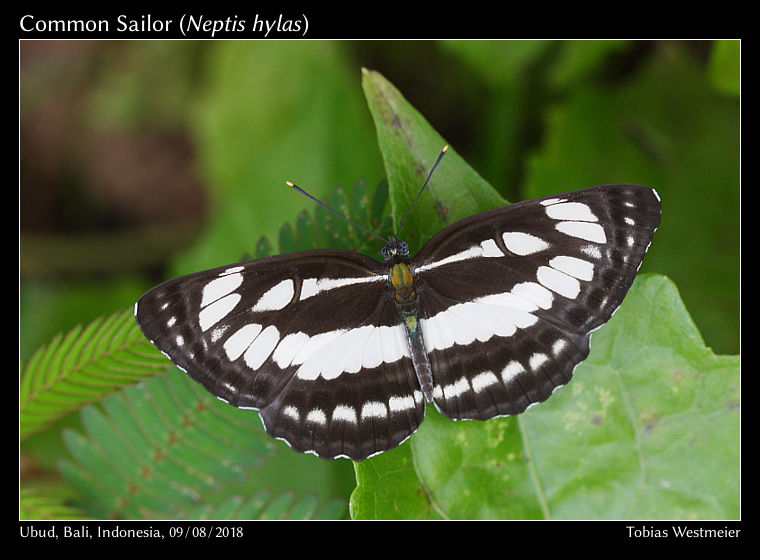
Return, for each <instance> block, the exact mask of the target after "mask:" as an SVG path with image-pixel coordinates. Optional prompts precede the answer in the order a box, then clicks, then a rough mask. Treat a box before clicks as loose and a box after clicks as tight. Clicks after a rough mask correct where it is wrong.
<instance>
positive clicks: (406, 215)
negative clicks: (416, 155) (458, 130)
mask: <svg viewBox="0 0 760 560" xmlns="http://www.w3.org/2000/svg"><path fill="white" fill-rule="evenodd" d="M448 149H449V145H448V144H446V145H445V146H444V147H443V149H442V150H441V153H440V154H438V159H437V160H435V163H434V164H433V167H431V168H430V173H428V176H427V179H425V183H424V184H423V185H422V188H421V189H420V192H418V193H417V198H415V199H414V202H412V205H411V206H410V207H409V210H407V211H406V214H404V219H402V220H401V223H400V224H399V226H398V229H397V230H396V236H395V237H398V234H399V232H400V231H401V226H403V225H404V222H406V219H407V218H408V217H409V214H410V213H411V211H412V208H414V206H415V204H417V201H418V200H419V199H420V196H421V195H422V191H424V190H425V187H427V184H428V181H430V177H431V176H432V175H433V171H435V168H436V167H438V163H439V162H440V161H441V158H443V154H445V153H446V150H448Z"/></svg>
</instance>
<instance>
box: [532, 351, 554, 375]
mask: <svg viewBox="0 0 760 560" xmlns="http://www.w3.org/2000/svg"><path fill="white" fill-rule="evenodd" d="M548 361H549V358H548V357H547V356H546V354H541V353H539V352H536V353H535V354H533V355H532V356H531V357H530V360H529V361H528V364H529V365H530V369H532V370H534V371H535V370H537V369H538V368H540V367H541V366H542V365H544V364H545V363H546V362H548Z"/></svg>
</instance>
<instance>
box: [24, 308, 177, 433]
mask: <svg viewBox="0 0 760 560" xmlns="http://www.w3.org/2000/svg"><path fill="white" fill-rule="evenodd" d="M169 365H170V363H169V361H167V360H166V358H165V357H164V356H163V355H162V354H161V353H160V352H159V351H158V350H157V349H156V348H154V347H153V345H152V344H150V342H148V341H147V340H146V339H145V337H144V336H143V335H142V333H141V332H140V329H139V328H138V326H137V324H136V323H135V320H134V317H133V315H132V310H131V309H129V310H124V311H120V312H117V313H114V314H112V315H110V316H108V317H101V318H98V319H96V320H95V321H93V322H91V323H90V324H89V325H87V326H84V327H83V326H81V325H79V326H77V327H75V328H73V329H72V330H71V331H69V332H68V333H66V334H65V335H64V334H59V335H57V336H56V337H54V338H53V340H51V341H50V342H49V343H48V344H47V345H45V346H43V347H42V348H40V349H39V350H37V352H35V354H34V355H33V356H32V358H31V360H30V361H29V363H28V364H27V366H26V368H24V371H23V373H22V375H21V390H20V395H19V398H20V402H19V406H20V430H21V436H22V437H26V436H28V435H29V434H31V433H33V432H36V431H38V430H41V429H43V428H44V427H46V426H47V425H48V424H50V423H51V422H53V421H55V420H57V419H58V418H61V417H62V416H64V415H66V414H68V413H69V412H71V411H72V410H77V409H79V408H81V407H82V406H84V405H85V404H87V403H91V402H94V401H98V400H100V399H102V398H103V397H104V396H105V395H108V394H110V393H113V392H115V391H118V390H119V389H121V388H123V387H125V386H127V385H133V384H135V383H137V382H138V381H141V380H142V379H145V378H146V377H150V376H152V375H155V374H156V373H159V372H162V371H165V370H166V369H167V367H168V366H169Z"/></svg>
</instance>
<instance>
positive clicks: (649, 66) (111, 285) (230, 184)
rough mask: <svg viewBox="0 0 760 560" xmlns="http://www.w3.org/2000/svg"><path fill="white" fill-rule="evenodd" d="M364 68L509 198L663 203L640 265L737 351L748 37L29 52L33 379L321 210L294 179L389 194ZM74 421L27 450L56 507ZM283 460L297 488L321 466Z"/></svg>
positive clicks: (24, 123)
mask: <svg viewBox="0 0 760 560" xmlns="http://www.w3.org/2000/svg"><path fill="white" fill-rule="evenodd" d="M362 67H367V68H370V69H373V70H377V71H379V72H380V73H381V74H383V75H384V76H385V77H386V78H387V79H388V80H389V81H390V82H392V83H393V84H394V85H395V86H396V87H397V88H398V89H399V90H400V91H401V93H402V94H403V95H404V96H405V97H406V99H407V100H408V101H409V102H410V103H411V104H412V105H414V106H415V107H416V108H417V109H418V110H419V111H420V112H421V113H422V115H424V116H425V117H426V118H427V120H428V121H429V122H430V123H431V125H432V126H433V127H434V128H435V129H436V130H438V132H440V133H441V134H442V135H443V137H444V138H446V140H447V141H448V142H449V143H450V144H451V145H452V146H454V147H455V149H456V150H457V152H458V153H459V154H460V155H462V156H463V157H464V158H465V159H466V160H467V161H468V162H469V163H470V165H472V167H474V168H475V169H476V170H477V171H478V172H479V173H480V174H481V175H482V176H483V177H484V178H485V179H486V180H487V181H489V182H490V183H491V184H492V185H493V186H494V187H495V188H496V189H497V190H498V191H499V192H500V193H501V194H502V195H503V196H504V197H505V198H506V199H508V200H510V201H517V200H522V199H527V198H532V197H534V196H540V195H544V194H550V193H553V192H562V191H567V190H573V189H578V188H584V187H588V186H592V185H597V184H602V183H610V182H634V183H641V184H646V185H649V186H652V187H654V188H656V189H657V190H658V192H659V193H660V195H661V197H662V202H663V219H662V223H661V227H660V230H659V231H658V233H657V234H656V236H655V240H654V243H653V245H652V248H651V249H650V252H649V254H648V256H647V258H646V260H645V262H644V265H643V270H646V271H653V272H660V273H663V274H666V275H668V276H669V277H671V278H672V279H673V280H674V281H675V283H676V285H677V286H678V288H679V290H680V292H681V295H682V297H683V299H684V301H685V303H686V306H687V308H688V309H689V311H690V312H691V313H692V315H693V318H694V320H695V322H696V324H697V326H698V327H699V328H700V330H701V332H702V335H703V337H704V339H705V342H706V344H707V345H708V346H710V347H712V348H713V349H714V350H715V352H717V353H719V354H736V353H738V352H739V262H740V261H739V215H740V214H739V201H740V187H739V170H740V160H739V153H740V152H739V127H740V99H739V88H740V82H739V75H740V72H739V70H740V43H739V42H738V41H688V42H679V41H436V42H432V41H273V42H268V41H197V42H196V41H125V42H121V41H104V42H100V41H21V43H20V172H21V183H20V192H19V206H20V211H19V217H20V218H19V219H20V224H19V229H20V249H19V272H20V289H19V347H20V359H21V364H22V368H23V364H24V363H25V362H26V361H28V360H29V358H30V357H31V355H32V354H33V352H34V351H35V350H36V349H37V348H38V347H39V346H40V345H42V344H45V343H47V342H48V341H49V340H50V339H51V338H52V337H53V336H54V335H55V334H56V333H59V332H62V331H67V330H69V329H71V328H72V327H73V326H75V325H76V324H78V323H87V322H89V321H91V320H92V319H94V318H96V317H98V316H101V315H104V314H110V313H112V312H114V311H117V310H121V309H126V308H129V307H131V306H132V305H133V303H134V301H135V300H136V299H137V298H138V297H139V296H140V295H141V294H142V293H143V292H144V291H145V290H147V289H148V288H150V287H151V286H153V285H155V284H156V283H158V282H159V281H161V280H164V279H166V278H169V277H171V276H175V275H178V274H183V273H189V272H193V271H197V270H201V269H204V268H210V267H214V266H220V265H223V264H227V263H229V262H235V261H238V260H239V259H240V258H241V256H242V255H244V254H246V253H249V254H252V253H254V245H255V243H256V241H257V240H258V238H259V237H260V236H261V235H267V236H269V237H270V239H272V240H276V239H277V232H278V230H279V227H280V226H281V225H282V224H283V223H284V222H286V221H291V222H292V221H294V219H295V217H296V216H297V214H298V213H299V212H300V211H301V210H302V209H304V208H309V209H311V208H313V204H311V203H309V201H308V200H306V199H305V198H304V197H302V196H299V195H297V194H296V193H294V192H293V191H292V190H290V189H287V188H286V187H284V181H285V180H292V181H294V182H295V183H297V184H299V185H300V186H302V187H304V188H306V189H307V190H309V191H310V192H312V193H313V194H315V195H317V196H321V197H324V196H325V195H326V194H327V193H328V192H329V191H330V189H331V188H333V187H334V186H336V185H344V186H347V185H351V184H353V183H354V182H355V181H357V180H359V179H365V180H366V181H367V183H368V184H369V185H375V184H377V183H378V182H379V181H380V180H381V179H382V178H383V177H384V170H383V163H382V160H381V156H380V153H379V151H378V148H377V143H376V137H375V131H374V127H373V123H372V119H371V117H370V114H369V111H368V109H367V106H366V103H365V101H364V98H363V94H362V89H361V72H360V70H361V68H362ZM413 249H414V248H413ZM79 422H80V420H79V416H78V415H77V414H71V415H69V417H67V418H65V419H64V420H63V421H60V422H58V423H56V424H55V425H53V426H52V427H51V428H50V429H48V430H46V431H45V432H42V433H40V434H36V435H34V436H32V437H30V438H29V439H27V440H25V441H24V442H23V443H22V446H21V476H22V481H23V484H24V485H27V486H35V485H39V486H42V485H49V486H50V487H54V488H57V489H58V490H59V491H60V492H61V493H62V494H63V495H65V494H66V492H67V489H66V485H65V484H64V483H62V482H61V480H60V478H59V476H58V473H57V471H56V462H57V461H58V460H59V459H60V458H62V457H66V456H67V450H66V448H65V447H64V446H63V445H62V443H61V430H62V429H63V428H64V427H75V428H78V425H79ZM277 461H279V462H278V463H277V466H276V467H270V468H271V469H272V471H273V472H275V471H276V470H277V469H292V470H290V471H280V472H289V473H294V474H292V476H293V477H295V478H298V477H299V476H300V475H299V474H298V473H303V472H304V471H303V470H302V469H304V468H307V469H308V468H311V465H313V464H316V463H314V462H320V461H319V460H318V459H315V458H313V457H302V456H300V455H297V454H295V453H287V454H282V453H281V454H279V455H278V459H277ZM327 465H329V467H323V466H321V467H320V468H322V469H323V471H320V473H321V474H319V475H317V474H315V475H314V476H315V477H317V478H318V481H317V482H316V483H315V484H316V485H317V486H318V489H317V492H319V493H321V494H322V495H323V497H326V498H330V497H334V496H345V497H347V496H348V494H349V493H350V491H351V489H352V487H353V471H352V469H351V467H350V463H349V462H348V461H336V462H333V463H327ZM320 477H321V478H320ZM283 487H284V488H287V487H288V486H287V484H283ZM308 487H309V485H308V484H305V486H304V488H305V489H308Z"/></svg>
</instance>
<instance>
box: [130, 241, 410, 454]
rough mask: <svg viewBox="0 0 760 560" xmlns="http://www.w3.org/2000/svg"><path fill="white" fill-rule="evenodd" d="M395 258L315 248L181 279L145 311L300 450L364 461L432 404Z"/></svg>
mask: <svg viewBox="0 0 760 560" xmlns="http://www.w3.org/2000/svg"><path fill="white" fill-rule="evenodd" d="M385 274H386V270H385V267H384V266H383V265H382V264H381V263H379V262H377V261H374V260H372V259H370V258H368V257H365V256H363V255H360V254H358V253H352V252H348V251H305V252H301V253H291V254H285V255H277V256H274V257H268V258H264V259H257V260H254V261H248V262H244V263H240V264H236V265H230V266H226V267H221V268H216V269H213V270H208V271H205V272H200V273H197V274H190V275H187V276H183V277H180V278H175V279H173V280H169V281H167V282H164V283H163V284H160V285H159V286H156V287H155V288H153V289H152V290H150V291H149V292H147V293H146V294H145V295H144V296H143V297H142V298H141V299H140V300H139V301H138V303H137V304H136V308H135V316H136V319H137V322H138V324H139V325H140V327H141V329H142V330H143V332H144V334H145V335H146V336H147V338H148V339H150V340H151V342H153V343H154V344H155V345H156V346H157V347H158V348H159V349H161V350H162V351H163V352H164V353H165V354H166V355H167V356H168V357H169V358H170V359H171V360H172V361H173V362H174V363H175V364H176V365H177V366H179V367H180V368H181V369H182V370H184V371H185V372H187V374H188V375H190V376H191V377H192V378H193V379H195V380H196V381H198V382H199V383H200V384H202V385H203V386H204V387H205V388H206V389H207V390H208V391H210V392H211V393H212V394H214V395H216V396H217V397H218V398H220V399H222V400H224V401H226V402H229V403H230V404H233V405H235V406H238V407H241V408H251V409H256V410H258V411H259V414H260V416H261V419H262V421H263V423H264V427H265V429H266V430H267V432H268V433H269V434H270V435H272V436H274V437H276V438H279V439H283V440H285V441H286V442H287V443H288V444H289V445H290V446H291V447H293V448H294V449H296V450H298V451H303V452H313V453H315V454H317V455H319V456H321V457H325V458H333V457H337V456H346V457H350V458H352V459H355V460H361V459H363V458H366V457H367V456H370V455H372V454H374V453H378V452H380V451H384V450H386V449H389V448H391V447H395V446H396V445H398V444H399V443H400V442H401V441H403V440H404V439H406V438H407V437H409V435H410V434H411V433H412V432H414V430H416V429H417V426H418V425H419V423H420V422H421V421H422V418H423V415H424V402H423V398H422V394H421V392H420V389H419V384H418V383H417V379H416V376H415V374H414V368H413V366H412V363H411V360H410V358H409V349H408V344H407V341H406V339H405V333H404V331H403V328H402V327H401V325H400V324H399V320H398V317H397V315H396V313H395V309H394V306H393V303H392V300H391V299H390V298H389V297H388V294H387V290H388V289H389V288H388V286H387V282H386V276H385Z"/></svg>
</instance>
